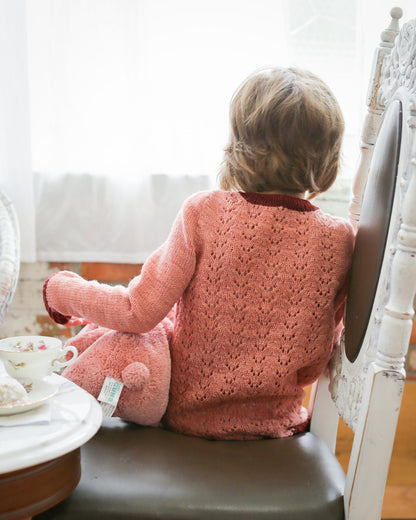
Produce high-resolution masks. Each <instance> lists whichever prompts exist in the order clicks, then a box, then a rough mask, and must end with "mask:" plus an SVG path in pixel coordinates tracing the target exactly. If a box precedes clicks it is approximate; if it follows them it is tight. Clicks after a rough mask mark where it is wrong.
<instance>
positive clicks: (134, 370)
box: [121, 361, 150, 390]
mask: <svg viewBox="0 0 416 520" xmlns="http://www.w3.org/2000/svg"><path fill="white" fill-rule="evenodd" d="M149 375H150V373H149V369H148V368H147V366H146V365H144V364H143V363H140V362H138V361H135V362H134V363H130V365H127V366H126V368H125V369H124V370H123V372H122V373H121V378H122V380H123V383H124V384H125V385H126V387H127V388H128V389H129V390H140V388H142V387H143V386H144V385H145V384H146V382H147V380H148V379H149Z"/></svg>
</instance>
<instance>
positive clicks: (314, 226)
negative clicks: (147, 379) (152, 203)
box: [46, 191, 354, 439]
mask: <svg viewBox="0 0 416 520" xmlns="http://www.w3.org/2000/svg"><path fill="white" fill-rule="evenodd" d="M353 240H354V239H353V230H352V227H351V225H350V224H349V223H348V222H347V221H345V220H343V219H341V218H337V217H332V216H329V215H327V214H325V213H324V212H322V211H321V210H319V209H318V208H316V207H315V206H313V205H312V204H311V203H310V202H308V201H304V200H299V199H296V198H293V197H289V196H283V195H272V194H264V195H262V194H254V193H251V194H241V193H237V192H225V191H210V192H202V193H198V194H196V195H194V196H192V197H191V198H189V199H188V200H187V201H186V202H185V204H184V206H183V208H182V210H181V211H180V213H179V215H178V217H177V219H176V221H175V223H174V225H173V227H172V231H171V233H170V236H169V238H168V239H167V241H166V242H165V243H164V244H163V245H162V246H161V247H160V248H159V249H158V250H156V251H155V252H154V253H153V255H151V256H150V258H149V259H148V260H147V262H146V263H145V264H144V266H143V269H142V272H141V275H140V276H138V277H136V278H134V279H133V280H132V281H131V282H130V284H129V285H128V287H127V288H124V287H121V286H116V287H110V286H107V285H103V284H98V283H97V282H87V281H85V280H84V279H82V278H81V277H79V276H77V275H76V274H74V273H70V272H61V273H58V274H57V275H55V276H53V277H52V278H51V279H50V281H49V283H48V286H47V288H46V299H47V302H48V304H49V306H50V307H51V308H52V309H53V310H56V311H58V312H59V313H61V314H63V315H65V316H73V317H82V318H86V319H88V320H90V321H91V322H93V323H96V324H98V325H101V326H104V327H108V328H111V329H115V330H119V331H124V332H146V331H149V330H151V329H152V328H153V327H155V325H156V324H157V323H158V322H160V321H161V320H162V319H163V318H164V317H165V316H166V315H167V314H168V312H169V311H170V310H171V309H172V307H173V306H174V304H175V303H176V308H175V322H174V333H173V338H172V340H171V344H170V351H171V358H172V375H171V386H170V399H169V404H168V408H167V412H166V414H165V417H164V423H165V425H166V426H167V427H168V428H170V429H173V430H176V431H180V432H184V433H188V434H191V435H198V436H204V437H208V438H220V439H254V438H260V437H282V436H288V435H291V434H293V433H294V432H295V431H297V429H298V428H301V427H302V426H301V425H302V424H304V423H305V421H306V420H307V412H306V410H305V409H304V408H303V407H302V399H303V397H304V391H303V389H302V387H303V386H305V385H308V384H310V383H312V382H313V381H314V380H315V379H316V378H317V377H318V376H319V375H320V374H321V372H322V371H323V370H324V368H325V366H326V365H327V363H328V360H329V358H330V355H331V351H332V347H333V344H334V342H335V341H336V339H337V337H338V335H339V332H340V325H341V321H342V315H343V307H344V302H345V294H346V279H347V274H348V271H349V267H350V261H351V256H352V250H353Z"/></svg>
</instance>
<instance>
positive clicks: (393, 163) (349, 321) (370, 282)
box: [345, 99, 402, 362]
mask: <svg viewBox="0 0 416 520" xmlns="http://www.w3.org/2000/svg"><path fill="white" fill-rule="evenodd" d="M401 135H402V104H401V102H400V101H399V100H397V99H396V100H394V101H393V102H392V103H391V105H390V106H389V108H388V109H387V111H386V115H385V117H384V120H383V122H382V126H381V129H380V132H379V135H378V138H377V143H376V145H375V148H374V154H373V159H372V162H371V167H370V172H369V176H368V181H367V186H366V190H365V192H364V199H363V204H362V210H361V216H360V221H359V225H358V233H357V238H356V243H355V251H354V257H353V262H352V268H351V279H350V287H349V291H348V299H347V309H346V317H345V352H346V355H347V357H348V359H349V361H351V362H353V361H355V359H356V358H357V356H358V354H359V352H360V349H361V344H362V342H363V339H364V336H365V332H366V329H367V325H368V320H369V319H370V314H371V310H372V307H373V302H374V296H375V293H376V288H377V283H378V279H379V275H380V271H381V265H382V262H383V256H384V249H385V246H386V241H387V234H388V231H389V223H390V215H391V211H392V206H393V197H394V190H395V185H396V178H397V168H398V165H399V157H400V143H401Z"/></svg>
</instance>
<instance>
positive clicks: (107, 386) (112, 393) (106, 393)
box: [98, 377, 124, 417]
mask: <svg viewBox="0 0 416 520" xmlns="http://www.w3.org/2000/svg"><path fill="white" fill-rule="evenodd" d="M123 386H124V384H123V383H121V382H120V381H116V380H115V379H113V378H112V377H106V378H105V381H104V384H103V387H102V388H101V392H100V395H99V396H98V401H100V405H101V410H102V412H103V416H104V417H111V416H112V415H113V413H114V410H115V409H116V408H117V403H118V400H119V398H120V394H121V391H122V390H123Z"/></svg>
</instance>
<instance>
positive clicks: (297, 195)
mask: <svg viewBox="0 0 416 520" xmlns="http://www.w3.org/2000/svg"><path fill="white" fill-rule="evenodd" d="M261 193H263V194H266V195H267V194H268V193H277V194H278V195H289V197H296V198H297V199H304V198H305V195H306V191H303V192H297V193H294V192H293V191H291V192H288V191H280V190H274V191H262V192H261Z"/></svg>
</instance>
